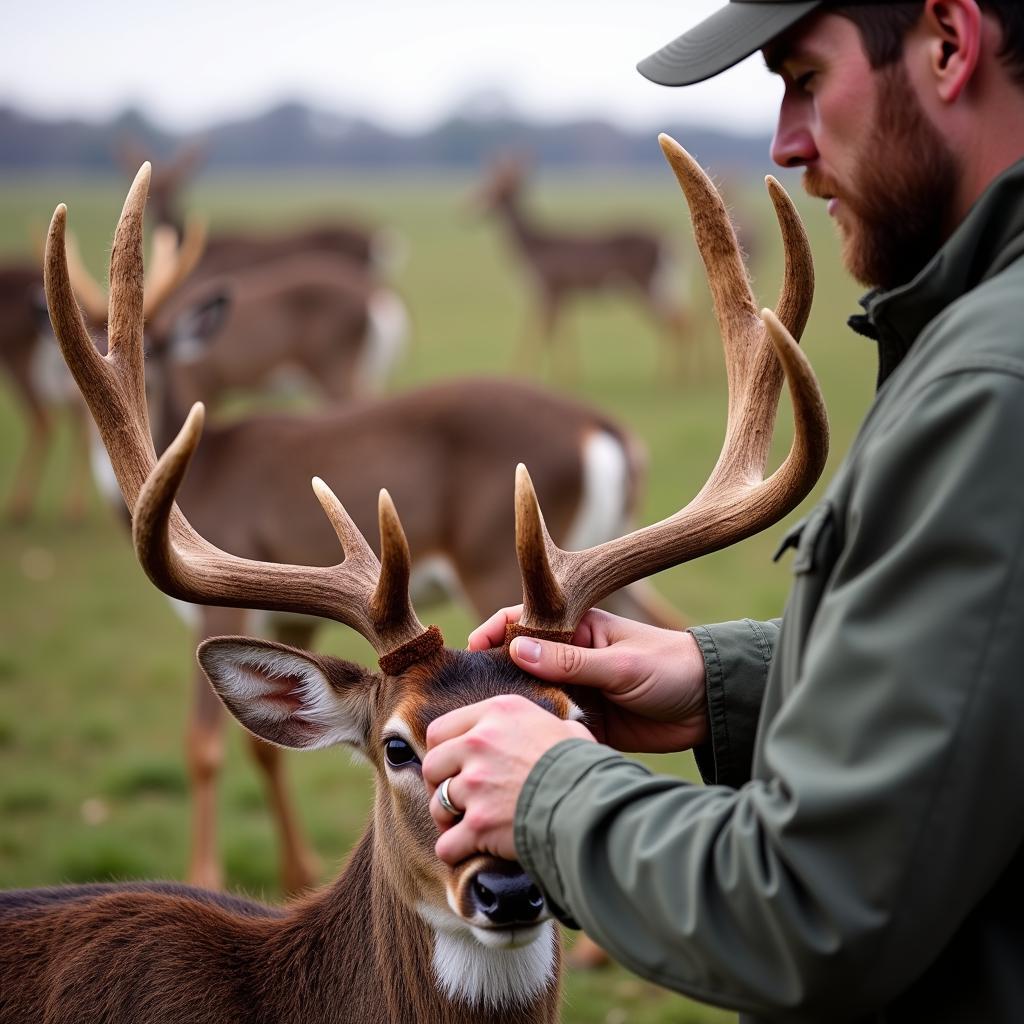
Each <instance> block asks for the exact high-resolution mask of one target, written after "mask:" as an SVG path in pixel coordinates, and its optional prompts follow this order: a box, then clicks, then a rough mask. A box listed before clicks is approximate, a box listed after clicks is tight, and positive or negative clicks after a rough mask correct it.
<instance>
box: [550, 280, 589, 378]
mask: <svg viewBox="0 0 1024 1024" xmlns="http://www.w3.org/2000/svg"><path fill="white" fill-rule="evenodd" d="M562 303H563V299H561V298H557V299H552V300H551V302H550V303H549V305H548V307H547V308H546V309H545V311H544V337H545V340H546V342H547V345H546V348H547V351H548V353H549V357H550V363H551V369H552V372H553V373H554V375H555V376H556V377H558V378H559V379H560V380H562V381H564V382H566V383H571V384H574V385H577V384H579V382H580V380H581V378H582V370H581V361H580V348H579V342H578V339H577V338H576V335H575V332H574V331H572V330H570V329H568V328H566V327H565V326H562V328H561V330H560V331H559V329H558V325H559V323H560V322H562V320H563V318H562V316H561V313H562ZM556 336H557V337H558V341H557V344H556V340H555V339H556ZM556 364H557V366H556Z"/></svg>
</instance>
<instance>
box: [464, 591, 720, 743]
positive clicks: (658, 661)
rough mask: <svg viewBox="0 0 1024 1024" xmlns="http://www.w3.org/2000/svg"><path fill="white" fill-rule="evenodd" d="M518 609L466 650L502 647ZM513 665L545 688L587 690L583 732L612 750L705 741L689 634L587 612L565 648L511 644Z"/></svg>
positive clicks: (699, 666)
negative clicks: (548, 685) (589, 692)
mask: <svg viewBox="0 0 1024 1024" xmlns="http://www.w3.org/2000/svg"><path fill="white" fill-rule="evenodd" d="M522 610H523V609H522V605H517V606H515V607H512V608H503V609H502V610H501V611H499V612H496V613H495V614H494V615H492V616H491V617H490V618H489V619H488V620H487V621H486V622H485V623H484V624H483V625H482V626H479V627H477V629H475V630H473V632H472V633H471V634H470V635H469V649H470V650H472V651H482V650H486V649H488V648H489V647H497V646H499V645H500V644H502V643H504V640H505V624H506V623H508V622H516V621H518V619H519V616H520V614H521V613H522ZM510 651H511V654H512V659H513V660H514V661H515V663H516V664H517V665H518V666H519V667H520V668H522V669H524V670H525V671H527V672H529V673H530V674H531V675H533V676H536V677H537V678H538V679H544V680H546V681H547V682H551V683H558V684H562V685H572V686H582V687H589V688H592V689H593V691H594V694H593V698H594V699H593V700H592V701H587V706H586V711H587V719H586V721H587V725H588V726H589V728H590V729H591V730H592V732H593V733H594V735H595V736H596V737H597V738H598V739H599V740H600V741H601V742H602V743H607V744H608V745H609V746H612V747H615V748H616V749H617V750H623V751H633V752H641V751H642V752H646V753H665V752H668V751H677V750H686V749H688V748H689V747H694V746H698V745H700V744H701V743H703V742H704V741H705V740H706V739H707V734H708V723H707V703H706V698H705V689H704V687H705V674H704V658H703V656H702V655H701V652H700V648H698V646H697V642H696V640H694V638H693V636H692V635H691V634H690V633H683V632H677V631H675V630H669V629H659V628H657V627H656V626H648V625H644V624H643V623H639V622H633V621H632V620H631V619H624V618H621V617H619V616H617V615H611V614H609V613H608V612H604V611H600V610H598V609H591V610H590V611H589V612H587V614H586V615H585V616H584V617H583V620H582V622H581V623H580V625H579V626H578V628H577V629H576V633H575V635H574V636H573V639H572V644H559V643H554V642H552V641H548V640H533V639H530V638H528V637H517V638H516V639H515V640H513V641H512V644H511V647H510Z"/></svg>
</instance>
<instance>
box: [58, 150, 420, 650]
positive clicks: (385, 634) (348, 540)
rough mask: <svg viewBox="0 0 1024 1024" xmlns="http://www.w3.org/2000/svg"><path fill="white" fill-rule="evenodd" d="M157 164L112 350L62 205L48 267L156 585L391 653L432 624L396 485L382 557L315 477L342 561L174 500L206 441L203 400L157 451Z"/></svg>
mask: <svg viewBox="0 0 1024 1024" xmlns="http://www.w3.org/2000/svg"><path fill="white" fill-rule="evenodd" d="M149 175H150V169H149V165H148V164H143V166H142V168H141V170H140V171H139V173H138V175H137V176H136V178H135V181H134V182H133V184H132V187H131V190H130V191H129V193H128V198H127V199H126V200H125V204H124V209H123V211H122V213H121V218H120V220H119V221H118V225H117V231H116V233H115V235H114V248H113V252H112V254H111V259H110V304H109V311H108V317H107V323H108V335H109V344H108V354H107V355H106V356H102V355H100V354H99V352H97V350H96V347H95V346H94V345H93V343H92V339H91V338H90V337H89V334H88V331H87V330H86V328H85V324H84V323H83V321H82V316H81V313H80V311H79V309H78V305H77V303H76V302H75V297H74V292H73V290H72V288H71V282H70V278H69V275H68V267H67V260H66V254H65V245H64V234H65V223H66V220H67V209H66V207H64V206H63V205H61V206H58V207H57V209H56V211H55V212H54V215H53V220H52V222H51V224H50V232H49V236H48V238H47V243H46V268H45V283H46V297H47V303H48V305H49V308H50V318H51V320H52V321H53V327H54V331H55V333H56V335H57V339H58V341H59V342H60V346H61V350H62V351H63V353H64V358H65V361H66V362H67V364H68V367H69V368H70V370H71V372H72V374H73V376H74V378H75V380H76V381H77V383H78V386H79V388H80V389H81V391H82V394H83V395H84V396H85V399H86V401H87V403H88V405H89V409H90V411H91V412H92V415H93V418H94V419H95V420H96V425H97V427H99V431H100V435H101V437H102V438H103V443H104V445H105V446H106V449H107V452H108V454H109V455H110V460H111V463H112V465H113V467H114V473H115V475H116V476H117V480H118V484H119V485H120V487H121V493H122V494H123V495H124V499H125V501H126V503H127V504H128V507H129V508H131V509H134V514H133V527H132V532H133V535H134V539H135V549H136V554H137V555H138V558H139V561H140V562H141V563H142V566H143V568H144V569H145V570H146V573H147V574H148V575H149V577H150V579H152V580H153V582H154V583H155V584H156V585H157V586H158V587H160V588H161V589H162V590H164V591H166V592H167V593H169V594H171V595H172V596H174V597H178V598H181V599H182V600H186V601H192V602H195V603H200V604H226V605H233V606H237V607H245V608H267V609H273V610H281V611H293V612H299V613H305V614H313V615H319V616H323V617H325V618H330V619H334V620H336V621H338V622H342V623H345V624H346V625H349V626H352V627H353V628H354V629H356V630H358V631H359V632H360V633H361V634H362V635H363V636H364V637H366V639H367V640H369V641H370V643H371V644H372V645H373V646H374V648H375V649H376V650H377V652H378V653H379V654H382V655H388V654H392V653H393V652H395V651H396V649H398V648H401V647H403V646H405V645H406V644H409V643H411V642H417V641H419V640H420V638H421V637H423V636H424V634H425V633H426V632H427V631H425V630H424V627H423V625H422V624H421V623H420V622H419V620H418V619H417V618H416V614H415V612H414V611H413V610H412V605H411V604H410V602H409V596H408V589H409V573H410V557H409V546H408V544H407V542H406V539H405V534H404V533H403V531H402V527H401V524H400V523H399V521H398V516H397V514H396V512H395V509H394V506H393V505H392V503H391V499H390V497H389V496H388V494H387V492H386V491H382V492H381V496H380V505H379V518H380V529H381V545H382V552H381V556H382V562H383V564H382V563H381V562H379V561H378V560H377V557H376V555H374V553H373V552H372V551H371V550H370V547H369V545H368V544H367V543H366V540H365V539H364V538H363V536H362V534H361V533H360V532H359V530H358V528H357V527H356V526H355V524H354V523H353V522H352V520H351V518H350V517H349V515H348V514H347V513H346V512H345V510H344V508H343V507H342V505H341V503H340V502H339V501H338V499H337V498H336V497H335V496H334V494H333V493H332V492H331V490H330V488H328V487H327V485H326V484H324V483H323V482H322V481H319V480H316V481H314V483H313V487H314V490H315V492H316V495H317V497H318V498H319V500H320V503H321V505H322V506H323V508H324V511H325V512H326V513H327V516H328V518H329V519H330V520H331V524H332V525H333V527H334V530H335V532H336V533H337V535H338V539H339V541H340V542H341V546H342V550H343V552H344V554H345V559H344V561H343V562H342V563H341V564H340V565H336V566H331V567H329V568H320V567H312V566H289V565H279V564H277V563H270V562H257V561H251V560H248V559H244V558H239V557H237V556H235V555H231V554H228V553H227V552H225V551H221V550H220V549H219V548H217V547H215V546H214V545H213V544H210V543H209V542H208V541H207V540H205V539H204V538H203V537H201V536H200V535H199V534H198V533H197V532H196V531H195V530H194V529H193V527H192V526H191V525H190V524H189V522H188V520H187V519H186V518H185V516H184V515H183V514H182V512H181V510H180V509H179V508H178V507H177V505H175V503H174V496H175V494H176V492H177V488H178V486H179V484H180V483H181V480H182V477H183V476H184V473H185V469H186V467H187V465H188V462H189V459H190V458H191V456H192V453H193V452H194V451H195V448H196V445H197V444H198V443H199V436H200V434H201V432H202V421H203V408H202V405H198V404H197V405H196V406H194V407H193V409H192V411H191V413H190V414H189V416H188V419H187V420H186V422H185V425H184V427H183V428H182V430H181V432H180V433H179V435H178V437H177V438H176V439H175V441H174V442H173V443H172V444H171V445H170V447H169V448H168V449H167V451H166V452H165V453H164V454H163V456H162V457H161V459H160V461H159V463H158V462H157V459H156V453H155V451H154V448H153V441H152V438H151V436H150V431H149V416H148V412H147V407H146V392H145V378H144V369H143V352H142V329H143V321H144V316H145V313H144V300H143V286H142V281H143V260H142V215H143V209H144V207H145V201H146V191H147V188H148V186H149ZM438 643H440V638H439V637H438ZM431 646H433V645H431Z"/></svg>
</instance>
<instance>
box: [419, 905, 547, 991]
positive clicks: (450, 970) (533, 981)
mask: <svg viewBox="0 0 1024 1024" xmlns="http://www.w3.org/2000/svg"><path fill="white" fill-rule="evenodd" d="M417 909H418V910H419V913H420V916H421V917H422V918H423V920H424V921H426V922H427V924H428V925H430V926H431V928H432V929H433V932H434V973H435V975H436V976H437V982H438V985H439V986H440V988H441V990H442V991H443V992H444V994H445V995H446V996H448V998H449V999H452V1000H454V1001H456V1002H465V1003H470V1004H471V1005H474V1006H490V1007H512V1006H520V1005H523V1004H524V1003H529V1002H532V1001H533V1000H534V999H536V998H537V997H538V996H540V995H541V993H543V992H544V990H545V989H546V988H547V987H548V985H549V984H550V983H551V980H552V978H553V977H554V974H555V942H556V941H557V934H556V932H555V926H554V922H553V921H550V920H548V921H543V922H541V923H540V924H537V925H534V926H533V927H531V928H524V929H522V935H523V936H532V941H528V942H526V943H525V944H521V945H520V944H517V942H518V940H517V936H516V933H515V932H509V933H507V934H506V933H503V932H499V931H496V930H494V931H487V930H485V929H483V928H471V927H469V926H468V925H467V924H466V923H465V922H464V921H462V919H461V918H459V917H457V916H456V915H455V914H449V913H446V912H445V911H443V910H439V909H437V908H436V907H431V906H428V905H427V904H420V905H419V907H418V908H417ZM485 940H486V944H485Z"/></svg>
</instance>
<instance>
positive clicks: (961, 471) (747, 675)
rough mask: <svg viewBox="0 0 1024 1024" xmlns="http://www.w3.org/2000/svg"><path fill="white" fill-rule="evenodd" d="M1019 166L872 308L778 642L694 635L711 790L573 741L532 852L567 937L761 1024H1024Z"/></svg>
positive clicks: (530, 832) (526, 805)
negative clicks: (856, 413) (844, 424)
mask: <svg viewBox="0 0 1024 1024" xmlns="http://www.w3.org/2000/svg"><path fill="white" fill-rule="evenodd" d="M1022 255H1024V162H1022V163H1020V164H1018V165H1016V166H1015V167H1013V168H1011V169H1010V170H1009V171H1007V172H1006V173H1005V174H1004V175H1002V177H1001V178H1000V179H998V180H997V181H996V182H995V183H993V185H992V186H990V188H989V189H988V191H987V192H986V193H985V195H984V196H983V197H982V198H981V199H980V200H979V201H978V203H977V204H976V205H975V207H974V209H973V210H972V211H971V213H970V215H969V216H968V218H967V219H966V220H965V221H964V223H963V224H962V225H961V226H960V228H959V229H958V230H957V232H956V233H955V235H954V236H953V237H952V238H951V239H950V240H949V241H948V242H947V244H946V245H945V246H944V247H943V249H942V251H941V252H940V253H939V254H938V255H937V256H936V257H935V259H934V260H933V261H932V262H931V263H930V264H929V266H928V267H927V268H925V270H924V271H922V273H921V274H920V275H919V276H918V277H917V278H916V279H915V280H914V281H913V282H911V283H910V284H909V285H906V286H905V287H902V288H900V289H897V290H895V291H892V292H889V293H886V294H873V295H870V296H868V297H867V299H866V300H865V306H866V309H867V314H868V315H867V321H868V324H867V327H869V328H870V329H872V330H873V331H874V332H875V333H876V335H877V337H878V340H879V345H880V352H881V357H882V358H881V373H880V378H881V379H880V387H879V390H878V394H877V396H876V399H875V401H874V403H873V405H872V407H871V409H870V410H869V412H868V415H867V417H866V419H865V421H864V423H863V425H862V427H861V430H860V433H859V435H858V436H857V438H856V440H855V442H854V444H853V446H852V448H851V450H850V452H849V453H848V455H847V457H846V459H845V461H844V462H843V464H842V466H841V467H840V469H839V470H838V472H837V474H836V476H835V478H834V479H833V480H832V482H831V485H830V486H829V487H828V490H827V492H826V494H825V496H824V498H823V500H822V501H821V502H820V503H819V504H818V505H817V506H816V507H815V508H814V509H813V511H812V512H811V513H810V515H809V516H807V517H806V518H805V519H804V520H803V522H802V523H800V524H799V525H798V526H797V527H796V528H795V529H793V530H792V531H791V532H790V534H789V535H788V536H787V538H786V540H785V542H784V545H783V548H786V547H794V548H795V555H794V557H793V559H792V571H793V574H794V580H793V586H792V590H791V593H790V597H789V600H788V602H787V606H786V610H785V615H784V618H783V619H782V625H781V629H780V628H779V625H778V623H755V622H752V621H750V620H744V621H741V622H736V623H725V624H722V625H719V626H708V627H704V628H700V629H696V630H694V634H695V636H696V637H697V639H698V641H699V643H700V645H701V647H702V649H703V651H704V654H705V662H706V665H707V675H708V705H709V715H710V721H711V732H712V740H711V743H710V744H709V747H708V748H707V749H705V750H702V751H700V752H698V760H699V763H700V765H701V768H702V771H703V773H704V775H705V781H706V782H707V783H708V785H706V786H694V785H690V784H687V783H685V782H682V781H680V780H678V779H676V778H669V777H665V776H660V775H656V774H653V773H651V772H649V771H648V770H647V769H646V768H644V767H642V766H640V765H638V764H636V763H634V762H632V761H629V760H627V759H625V758H624V757H622V756H621V755H620V754H618V753H617V752H615V751H613V750H611V749H609V748H608V747H604V746H600V745H595V744H589V743H585V742H582V741H579V740H575V741H567V742H565V743H561V744H559V745H558V746H556V747H555V748H554V749H553V750H551V751H549V752H548V753H547V754H546V755H545V756H544V757H543V758H542V759H541V761H540V762H539V763H538V764H537V765H536V767H535V768H534V770H533V771H532V773H531V774H530V776H529V778H528V779H527V782H526V785H525V787H524V789H523V792H522V795H521V797H520V800H519V805H518V807H517V812H516V845H517V849H518V851H519V854H520V857H521V859H522V862H523V864H524V865H525V866H526V868H527V870H528V871H529V872H530V873H531V874H532V875H533V877H534V878H535V879H536V880H537V881H538V882H539V883H540V884H541V886H542V887H543V889H544V890H545V892H546V893H547V895H548V896H549V898H550V900H551V902H552V904H553V905H554V906H555V907H556V908H560V909H559V910H558V911H557V912H558V913H560V915H561V916H562V917H563V920H566V921H567V922H570V921H572V920H575V921H578V922H579V923H580V924H581V925H582V926H583V927H584V928H585V929H586V930H587V931H588V932H589V933H590V934H591V935H593V937H594V938H595V939H597V941H598V942H600V943H601V944H602V945H603V946H605V948H607V949H608V950H609V951H610V952H611V953H612V955H613V956H615V957H616V959H618V960H620V961H621V962H622V963H623V964H625V965H626V966H627V967H629V968H631V969H632V970H634V971H636V972H637V973H639V974H641V975H644V976H645V977H648V978H651V979H653V980H654V981H656V982H658V983H660V984H663V985H665V986H667V987H668V988H672V989H676V990H678V991H681V992H686V993H688V994H690V995H692V996H694V997H695V998H697V999H702V1000H705V1001H708V1002H713V1003H718V1004H721V1005H724V1006H729V1007H734V1008H737V1009H739V1010H741V1011H744V1012H745V1013H747V1014H749V1015H750V1017H749V1018H747V1019H750V1020H767V1021H814V1022H828V1024H835V1022H839V1021H858V1022H883V1021H884V1022H894V1021H899V1022H906V1021H922V1022H925V1021H926V1022H928V1024H946V1022H958V1024H967V1022H970V1024H1004V1022H1005V1024H1011V1022H1013V1024H1020V1022H1022V1021H1024V897H1022V896H1021V895H1019V893H1020V892H1021V891H1024V672H1022V663H1024V661H1022V657H1021V654H1020V653H1019V652H1018V645H1019V643H1020V641H1021V640H1022V639H1024V557H1022V553H1021V549H1022V545H1024V259H1021V256H1022Z"/></svg>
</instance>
